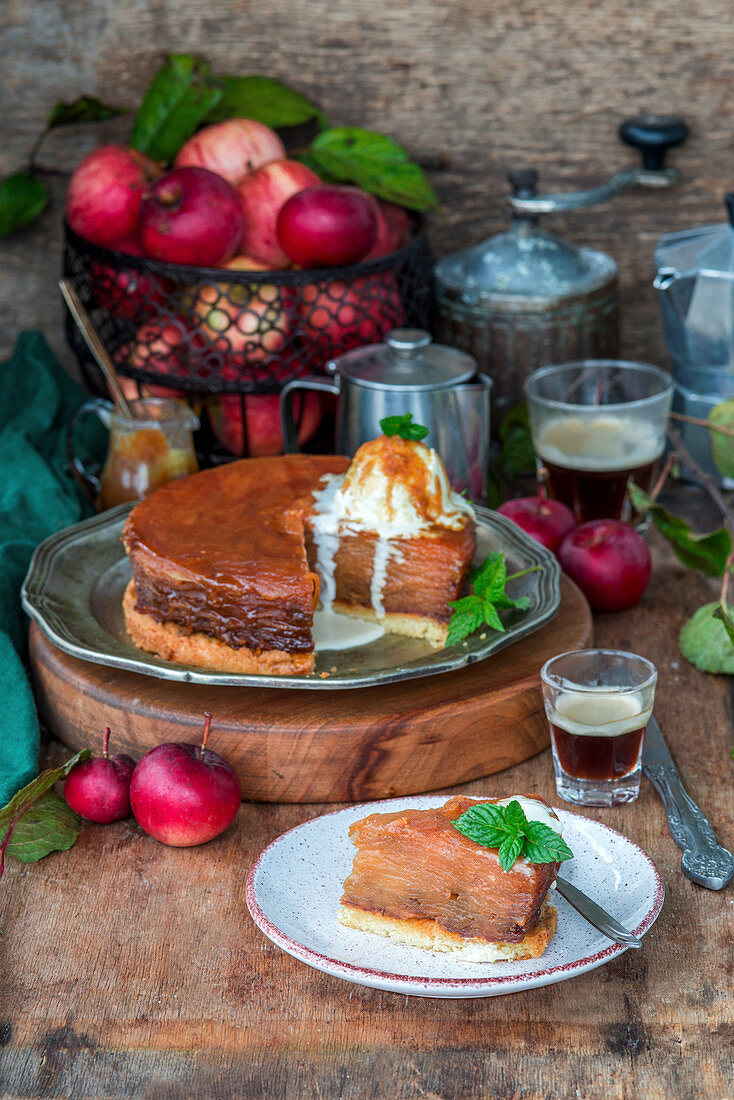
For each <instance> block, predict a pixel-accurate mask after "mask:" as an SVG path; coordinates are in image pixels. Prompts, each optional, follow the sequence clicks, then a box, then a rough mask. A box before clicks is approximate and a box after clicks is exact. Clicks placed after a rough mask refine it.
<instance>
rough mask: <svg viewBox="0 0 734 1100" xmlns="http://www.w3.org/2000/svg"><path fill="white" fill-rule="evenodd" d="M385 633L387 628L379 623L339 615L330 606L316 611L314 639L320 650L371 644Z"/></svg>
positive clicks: (317, 648) (352, 647) (354, 647)
mask: <svg viewBox="0 0 734 1100" xmlns="http://www.w3.org/2000/svg"><path fill="white" fill-rule="evenodd" d="M384 633H385V630H384V628H383V627H381V626H380V624H379V623H371V622H367V621H366V620H365V619H353V618H351V616H348V615H337V613H336V612H335V611H332V609H331V608H330V607H326V608H320V609H319V610H318V611H315V612H314V617H313V640H314V647H315V648H316V650H317V651H318V652H323V651H324V650H327V649H329V650H343V649H356V648H357V647H358V646H362V645H369V644H370V642H374V641H375V640H376V639H377V638H381V637H382V636H383V634H384Z"/></svg>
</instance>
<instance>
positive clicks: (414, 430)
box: [380, 413, 428, 443]
mask: <svg viewBox="0 0 734 1100" xmlns="http://www.w3.org/2000/svg"><path fill="white" fill-rule="evenodd" d="M380 429H381V430H382V432H383V434H384V435H388V436H393V435H399V436H400V438H401V439H409V440H411V441H412V442H413V443H420V441H421V439H425V437H426V436H427V435H428V428H424V426H423V425H422V424H414V423H413V414H412V413H404V414H403V415H402V416H386V417H384V419H382V420H381V421H380Z"/></svg>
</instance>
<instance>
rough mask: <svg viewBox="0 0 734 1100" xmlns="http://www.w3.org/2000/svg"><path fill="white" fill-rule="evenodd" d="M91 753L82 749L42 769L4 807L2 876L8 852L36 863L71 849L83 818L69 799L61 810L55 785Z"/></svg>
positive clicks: (0, 854)
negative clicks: (54, 853) (69, 805)
mask: <svg viewBox="0 0 734 1100" xmlns="http://www.w3.org/2000/svg"><path fill="white" fill-rule="evenodd" d="M89 756H90V752H89V749H82V750H81V751H80V752H78V753H77V754H76V755H75V756H72V758H71V759H70V760H67V761H66V763H65V764H62V765H61V767H59V768H48V769H47V770H46V771H45V772H41V774H40V775H38V776H36V778H35V779H32V780H31V782H30V783H28V784H26V786H25V787H23V788H22V789H21V790H19V791H18V792H17V793H16V794H14V795H13V797H12V798H11V799H10V802H8V804H7V805H6V806H3V807H2V808H0V877H2V873H3V869H4V865H5V856H6V855H11V856H15V858H16V859H19V860H21V862H23V863H34V862H35V861H36V860H37V859H42V858H43V857H44V856H46V855H48V854H49V852H54V851H66V849H67V848H71V846H72V844H73V843H74V841H75V840H76V838H77V836H78V835H79V829H80V828H81V819H80V818H79V817H78V816H77V815H76V814H75V813H74V812H73V810H69V807H68V806H66V803H65V802H64V803H63V806H64V807H66V809H65V810H62V809H61V807H60V806H59V805H58V803H59V802H61V799H60V798H58V796H57V795H56V794H54V791H53V786H54V784H55V783H58V782H59V780H60V779H65V778H66V776H67V775H68V774H69V772H70V771H71V769H72V768H73V767H75V766H76V765H77V764H81V763H82V762H83V761H84V760H88V759H89ZM49 796H52V797H49ZM67 810H68V811H69V812H68V813H67V812H66V811H67ZM70 815H71V816H70Z"/></svg>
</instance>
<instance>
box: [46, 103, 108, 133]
mask: <svg viewBox="0 0 734 1100" xmlns="http://www.w3.org/2000/svg"><path fill="white" fill-rule="evenodd" d="M126 114H127V108H126V107H111V106H110V105H109V104H108V103H102V102H101V100H99V99H97V98H96V96H93V95H83V96H80V97H79V99H75V100H74V102H73V103H63V102H60V103H57V104H56V105H55V107H53V108H52V110H51V113H50V115H49V116H48V121H47V123H46V126H47V128H48V129H49V130H53V129H55V128H56V127H57V126H71V125H72V123H75V122H106V121H107V120H108V119H110V118H117V117H118V116H119V115H126Z"/></svg>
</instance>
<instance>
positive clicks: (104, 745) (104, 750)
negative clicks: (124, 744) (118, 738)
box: [102, 726, 110, 760]
mask: <svg viewBox="0 0 734 1100" xmlns="http://www.w3.org/2000/svg"><path fill="white" fill-rule="evenodd" d="M109 743H110V727H109V726H105V728H104V736H103V737H102V757H103V759H104V760H106V759H107V750H108V746H109Z"/></svg>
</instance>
